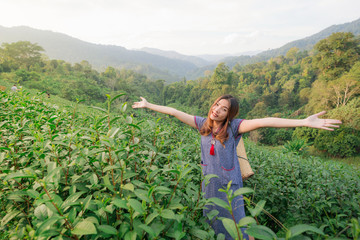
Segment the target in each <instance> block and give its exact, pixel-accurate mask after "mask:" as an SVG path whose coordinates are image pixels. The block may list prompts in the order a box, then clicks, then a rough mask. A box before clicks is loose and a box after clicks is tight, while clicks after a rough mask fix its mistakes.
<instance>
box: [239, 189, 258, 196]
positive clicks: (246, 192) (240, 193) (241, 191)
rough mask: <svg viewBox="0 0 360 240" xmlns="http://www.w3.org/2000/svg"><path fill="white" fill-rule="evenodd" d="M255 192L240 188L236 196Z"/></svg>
mask: <svg viewBox="0 0 360 240" xmlns="http://www.w3.org/2000/svg"><path fill="white" fill-rule="evenodd" d="M253 192H254V190H253V189H251V188H247V187H243V188H239V189H238V190H236V191H235V193H234V196H239V195H244V194H248V193H253Z"/></svg>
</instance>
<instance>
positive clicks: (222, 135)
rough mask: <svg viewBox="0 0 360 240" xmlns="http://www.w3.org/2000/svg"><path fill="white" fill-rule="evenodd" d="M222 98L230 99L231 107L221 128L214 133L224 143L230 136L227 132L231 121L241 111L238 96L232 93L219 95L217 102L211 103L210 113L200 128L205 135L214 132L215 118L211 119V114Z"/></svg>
mask: <svg viewBox="0 0 360 240" xmlns="http://www.w3.org/2000/svg"><path fill="white" fill-rule="evenodd" d="M222 99H226V100H228V101H229V103H230V108H229V111H228V115H227V117H226V119H224V121H223V122H222V124H221V126H220V128H221V129H220V130H219V132H217V133H216V134H214V133H213V134H214V136H215V138H216V139H218V140H219V141H220V142H221V144H222V145H224V142H225V141H226V140H227V139H228V138H229V134H228V132H227V128H228V125H229V121H231V120H232V119H233V118H234V117H235V116H236V115H237V114H238V112H239V103H238V101H237V100H236V98H235V97H233V96H231V95H223V96H221V97H219V98H218V99H216V100H215V102H214V103H213V104H212V105H211V107H210V110H209V113H208V117H207V119H206V121H205V123H204V124H203V126H202V127H201V129H200V134H201V135H203V136H207V135H209V134H210V133H211V132H213V127H214V120H211V119H210V115H211V113H212V109H213V107H214V106H215V104H217V103H218V102H219V101H220V100H222Z"/></svg>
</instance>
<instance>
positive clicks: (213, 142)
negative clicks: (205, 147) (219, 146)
mask: <svg viewBox="0 0 360 240" xmlns="http://www.w3.org/2000/svg"><path fill="white" fill-rule="evenodd" d="M220 129H221V127H219V128H218V130H217V131H216V132H215V133H213V134H212V139H211V141H210V143H211V147H210V155H215V139H214V135H215V134H217V133H218V132H219V131H220Z"/></svg>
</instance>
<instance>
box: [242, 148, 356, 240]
mask: <svg viewBox="0 0 360 240" xmlns="http://www.w3.org/2000/svg"><path fill="white" fill-rule="evenodd" d="M245 145H246V150H247V154H248V158H249V161H250V164H251V166H252V168H253V170H254V172H255V175H254V176H253V177H252V178H250V179H249V180H247V181H246V182H245V187H250V188H254V189H255V192H254V194H253V196H252V197H251V198H250V200H251V201H253V202H257V201H260V200H264V201H266V205H265V207H264V209H266V212H264V214H262V215H260V216H259V217H258V218H257V219H258V221H259V222H260V223H261V224H266V226H267V227H269V228H270V229H272V230H273V231H275V232H278V231H279V233H280V232H283V234H284V236H285V235H286V233H285V232H286V230H284V228H287V229H289V226H293V225H295V224H310V225H312V226H314V227H317V228H319V229H321V230H322V231H323V232H324V233H325V234H326V235H327V236H336V237H345V238H346V237H347V238H350V239H356V238H355V234H354V233H352V230H351V229H350V227H349V225H352V221H353V220H352V219H358V220H357V221H359V219H360V215H359V214H360V206H359V204H358V203H359V202H360V192H359V189H360V180H359V179H360V170H359V169H354V168H353V167H351V166H349V165H346V164H341V163H337V162H332V161H328V162H324V161H322V160H321V159H319V158H314V157H306V158H304V157H302V156H297V155H294V154H284V153H281V152H280V151H273V150H268V149H262V150H261V151H260V150H259V149H258V147H257V146H256V145H255V144H253V143H251V142H248V141H246V142H245ZM274 219H277V220H274ZM281 223H282V224H281ZM306 236H308V237H310V239H324V238H323V237H320V238H318V237H316V235H313V234H306Z"/></svg>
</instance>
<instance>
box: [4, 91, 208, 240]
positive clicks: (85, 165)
mask: <svg viewBox="0 0 360 240" xmlns="http://www.w3.org/2000/svg"><path fill="white" fill-rule="evenodd" d="M118 97H119V96H117V97H115V98H112V99H110V98H109V100H108V103H109V105H108V107H109V108H108V109H102V108H98V107H97V108H96V109H97V110H98V111H99V114H97V115H96V114H93V115H86V114H79V113H76V112H75V111H73V112H70V111H66V110H59V109H57V108H56V107H54V106H52V105H50V104H47V103H44V102H42V101H41V100H40V99H39V98H34V97H31V96H30V95H29V94H27V93H25V92H18V93H16V94H10V95H8V94H7V93H2V96H1V102H2V104H1V110H0V117H1V123H0V127H1V133H0V134H1V145H0V149H1V154H0V178H1V183H0V186H1V189H2V191H1V193H0V201H1V205H0V206H1V208H0V213H1V218H2V220H1V230H2V232H3V233H2V234H5V235H3V236H4V237H5V236H6V237H7V238H10V239H25V238H28V239H33V238H38V239H48V238H53V239H80V238H81V236H83V235H87V236H88V237H87V239H104V238H112V239H115V238H116V239H135V238H138V239H143V238H175V239H181V238H182V239H184V237H185V235H186V237H185V239H191V238H196V237H198V238H201V239H206V238H210V237H213V235H214V233H213V231H212V230H211V229H209V226H208V224H207V223H206V222H205V219H203V218H200V217H199V216H202V208H203V206H204V205H205V203H206V202H207V200H205V199H204V198H202V194H201V193H200V191H199V188H200V181H201V171H200V167H199V164H198V162H199V156H200V154H199V149H198V148H199V144H198V143H197V144H190V142H189V141H188V138H189V135H193V134H194V133H195V131H194V130H192V129H189V128H183V127H181V126H180V125H178V124H171V122H170V123H167V125H166V126H161V125H159V124H158V122H159V121H155V122H154V121H152V120H146V119H144V118H141V119H140V121H138V122H137V123H136V122H135V121H134V118H133V117H132V116H130V115H127V114H125V109H126V104H124V105H123V106H122V110H123V112H122V113H121V114H119V115H118V116H112V115H111V114H110V106H111V102H113V101H114V100H115V99H116V98H118ZM165 130H166V131H165ZM169 130H171V132H167V131H169ZM180 132H181V134H177V133H180ZM191 139H196V138H194V137H193V136H191ZM185 140H186V141H185ZM179 146H181V147H179Z"/></svg>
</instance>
